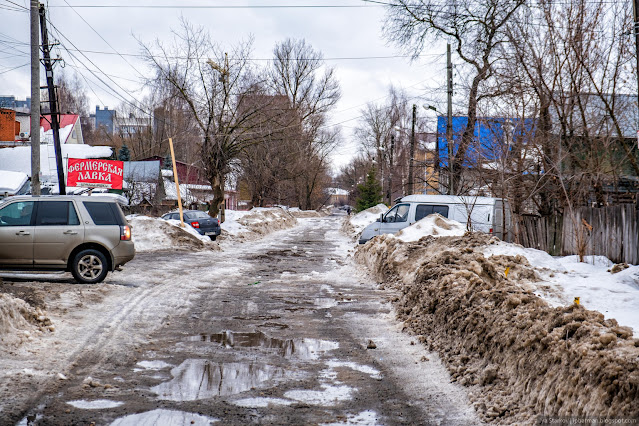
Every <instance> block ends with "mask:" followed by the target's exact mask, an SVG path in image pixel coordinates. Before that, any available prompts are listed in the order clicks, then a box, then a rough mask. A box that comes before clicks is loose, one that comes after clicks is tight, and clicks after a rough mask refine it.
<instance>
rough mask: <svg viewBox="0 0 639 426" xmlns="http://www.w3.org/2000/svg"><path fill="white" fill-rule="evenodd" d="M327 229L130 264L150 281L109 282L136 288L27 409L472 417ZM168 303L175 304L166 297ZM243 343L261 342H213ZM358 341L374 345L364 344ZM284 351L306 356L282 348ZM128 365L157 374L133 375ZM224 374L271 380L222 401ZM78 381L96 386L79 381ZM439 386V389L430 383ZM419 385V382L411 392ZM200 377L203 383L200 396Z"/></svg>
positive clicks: (110, 417) (82, 419)
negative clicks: (84, 404) (90, 404)
mask: <svg viewBox="0 0 639 426" xmlns="http://www.w3.org/2000/svg"><path fill="white" fill-rule="evenodd" d="M335 222H336V221H335V219H334V218H328V219H312V220H308V221H302V223H301V224H300V226H298V227H296V228H293V229H291V230H289V231H281V232H280V233H277V234H271V235H270V236H269V237H267V238H268V240H266V239H265V240H261V241H258V242H252V243H246V244H244V245H238V246H234V247H232V248H229V249H228V251H226V252H222V253H220V252H216V253H211V254H210V255H209V254H203V253H195V254H193V253H191V254H178V255H176V254H175V253H157V254H154V255H144V256H141V257H140V258H139V259H138V263H136V264H134V265H133V266H135V267H136V268H140V271H142V270H143V269H144V265H148V264H149V262H154V266H155V267H154V269H153V271H152V272H151V273H150V274H148V275H150V276H149V277H148V278H146V277H144V275H145V273H144V272H140V271H138V274H139V275H141V276H140V277H139V278H135V277H134V276H133V275H129V274H125V275H123V276H116V278H117V279H114V280H113V281H112V283H113V284H118V283H121V284H124V283H129V284H132V285H134V286H135V285H137V286H138V287H126V289H127V290H126V291H125V290H122V294H120V295H118V297H115V298H111V299H109V303H108V305H105V306H104V308H103V309H101V311H106V310H107V308H108V307H109V306H116V305H117V304H118V303H119V302H121V301H125V302H124V303H123V304H122V306H118V308H117V309H115V310H114V312H111V313H109V315H107V316H105V317H103V318H102V319H101V320H100V321H98V323H96V324H95V325H93V326H92V327H91V331H90V332H89V333H88V335H86V336H83V337H82V339H81V341H78V342H77V343H75V344H74V345H79V346H74V348H75V350H74V351H73V352H72V353H71V354H69V356H68V358H67V359H68V360H69V362H72V363H73V365H72V366H68V367H69V368H70V370H71V372H72V373H71V374H70V377H69V380H68V381H64V382H57V383H51V384H50V387H49V388H48V389H47V391H42V392H40V393H39V396H40V397H39V398H34V400H33V402H32V404H31V405H30V411H29V414H31V415H41V416H44V417H42V419H43V421H44V422H45V423H47V424H60V425H62V424H64V425H66V424H90V423H91V422H96V424H110V423H111V422H112V421H114V420H116V419H121V418H124V417H126V416H131V415H133V414H132V413H138V414H139V413H153V412H157V411H158V410H159V411H161V412H162V413H163V414H164V415H166V414H167V411H173V412H179V413H182V414H187V415H188V414H189V413H191V414H193V413H198V414H197V415H201V416H210V417H209V418H217V419H219V420H220V423H221V424H232V425H235V424H320V423H330V422H342V423H343V422H351V424H360V423H361V422H363V424H391V425H393V424H426V423H430V424H459V422H455V420H460V419H461V421H462V422H463V423H464V424H474V423H477V422H476V421H475V420H476V419H473V417H472V415H469V414H468V412H464V408H463V407H459V406H456V405H455V403H457V402H459V405H463V400H461V399H459V400H456V399H455V398H454V397H452V398H451V397H450V388H449V387H447V386H449V385H450V383H448V380H449V377H447V376H445V375H436V374H434V372H435V371H436V368H435V367H436V366H435V362H434V361H433V362H430V361H429V362H424V361H423V360H421V361H420V357H421V356H422V354H423V351H419V350H418V349H420V348H418V347H417V346H414V345H411V344H410V343H409V340H410V338H408V337H398V334H400V333H398V332H397V330H396V326H397V324H395V323H393V321H392V319H390V318H389V317H390V314H391V311H390V306H389V305H388V304H387V303H385V297H386V296H387V295H386V294H385V293H384V292H382V291H379V290H378V289H376V286H375V284H374V283H373V282H371V281H369V280H368V278H361V277H358V276H357V273H356V272H355V269H354V268H351V267H350V266H349V263H350V261H348V259H346V258H345V257H344V254H345V253H342V252H339V254H338V250H337V248H338V246H339V244H340V243H339V242H336V241H335V239H336V238H337V237H338V236H337V235H335V234H332V233H331V232H327V229H336V227H335ZM344 251H345V250H344ZM186 264H188V265H189V266H190V269H189V270H188V272H184V266H185V265H186ZM132 269H133V268H132ZM230 270H232V271H233V273H231V274H229V273H228V272H229V271H230ZM132 277H133V279H132ZM167 277H168V278H167ZM171 277H173V279H174V280H175V282H171V281H168V280H170V279H171ZM152 282H155V284H152ZM145 286H148V287H145ZM128 289H131V291H130V292H129V290H128ZM125 293H126V294H125ZM111 294H113V293H111ZM127 294H132V297H131V298H130V299H126V295H127ZM180 296H183V297H182V299H180ZM106 297H107V298H108V295H107V296H106ZM176 298H178V299H180V304H178V303H175V302H173V301H172V300H173V299H176ZM178 305H179V306H178ZM148 306H152V307H153V309H152V310H150V311H149V310H148ZM176 307H177V308H178V309H176ZM154 315H157V318H154ZM389 333H390V334H392V335H389ZM131 334H133V336H131ZM229 336H232V337H229ZM247 336H251V338H256V339H261V340H262V341H264V342H266V343H264V345H265V346H259V347H253V346H248V347H244V348H242V347H239V346H241V345H238V347H230V348H228V347H225V346H224V345H220V344H217V343H216V342H218V340H223V341H224V339H227V340H228V339H231V340H232V339H242V338H244V339H248V337H247ZM370 337H372V338H373V339H374V340H375V342H376V343H377V345H378V348H377V349H376V350H368V349H367V348H366V340H367V339H368V338H370ZM84 344H86V345H87V347H82V345H84ZM305 345H306V346H305ZM293 347H295V348H296V350H297V351H298V352H300V351H301V353H302V354H303V355H304V356H300V355H298V352H296V353H294V354H291V353H289V352H287V351H288V350H289V349H291V348H293ZM305 347H306V348H307V349H308V350H307V351H306V352H304V349H303V348H305ZM327 348H328V349H327ZM406 348H408V349H409V350H410V351H411V352H410V353H408V351H407V349H406ZM282 351H283V352H282ZM313 351H317V352H313ZM282 353H284V355H282ZM139 360H142V361H145V363H147V364H146V365H149V364H154V363H155V365H157V363H164V364H165V366H164V367H162V368H160V369H158V370H157V371H154V370H153V369H152V368H151V369H150V370H145V371H143V372H136V368H137V367H139ZM400 361H401V362H400ZM418 363H419V364H418ZM397 365H399V367H400V370H401V371H397V368H396V367H397ZM225 366H226V367H229V366H230V367H232V368H234V369H235V370H233V372H238V371H240V372H246V371H248V372H250V371H254V370H256V369H257V372H258V373H259V374H267V375H271V374H274V375H275V379H274V380H273V382H268V383H266V384H262V383H258V384H255V385H254V384H252V383H249V384H250V386H249V387H246V386H244V387H241V390H239V391H238V392H234V393H233V392H231V393H230V394H222V390H224V389H226V388H225V386H223V384H222V376H224V377H231V376H233V375H232V374H231V375H229V374H227V373H229V371H228V370H225V368H224V367H225ZM245 366H248V367H246V368H245ZM144 368H145V367H142V369H143V370H144ZM197 368H202V369H203V371H205V372H206V371H208V373H202V375H201V377H200V376H199V375H197V374H196V378H199V380H197V383H196V385H197V390H195V391H194V392H195V393H196V396H198V395H199V394H200V393H201V392H203V391H207V392H209V391H210V392H212V393H209V394H207V395H205V396H204V397H203V398H192V397H193V395H191V394H190V393H189V391H188V386H187V385H188V383H182V382H180V378H181V377H182V376H189V377H191V374H190V373H189V372H193V369H197ZM138 370H139V369H138ZM216 372H219V373H220V376H219V384H217V385H216V382H215V380H218V379H217V377H218V376H215V374H217V373H216ZM289 373H290V375H289ZM198 374H199V373H198ZM206 374H209V375H208V376H207V375H206ZM88 376H93V378H94V379H95V383H92V382H89V383H87V382H86V377H88ZM411 378H412V381H411V380H410V379H411ZM83 379H84V380H83ZM118 379H119V380H118ZM440 380H441V381H443V382H444V383H441V384H440V383H438V382H437V383H430V382H432V381H440ZM420 381H428V382H429V386H426V387H423V386H422V388H419V386H418V383H417V382H420ZM50 382H51V381H50ZM116 382H117V383H116ZM211 382H212V383H213V385H215V386H213V387H212V389H208V388H207V386H208V384H210V383H211ZM111 384H114V385H115V386H113V387H109V388H108V389H107V387H106V386H107V385H109V386H110V385H111ZM94 385H95V386H94ZM243 385H244V384H243ZM182 386H184V387H182ZM175 392H177V393H178V396H176V393H175ZM185 392H186V393H185ZM185 395H186V398H184V396H185ZM180 398H182V399H180ZM78 399H85V400H94V401H95V400H104V399H108V400H112V401H124V402H122V404H123V405H122V406H121V407H116V408H104V409H94V410H82V409H77V408H72V407H71V405H69V404H68V402H70V401H72V400H78ZM262 403H266V406H261V405H260V404H262ZM467 408H468V407H466V409H467ZM162 410H163V411H162ZM470 411H471V414H472V408H471V409H470ZM135 415H137V414H135ZM183 419H186V417H183ZM16 420H18V419H16ZM147 420H148V419H147ZM165 420H166V419H165ZM139 421H140V422H142V421H144V419H140V420H139ZM357 422H360V423H357ZM158 424H160V423H158ZM184 424H189V423H188V422H185V423H184Z"/></svg>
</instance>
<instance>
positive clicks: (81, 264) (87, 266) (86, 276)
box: [71, 249, 109, 284]
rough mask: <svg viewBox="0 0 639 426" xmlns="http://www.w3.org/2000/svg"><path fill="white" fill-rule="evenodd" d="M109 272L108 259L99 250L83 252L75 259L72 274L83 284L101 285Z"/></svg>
mask: <svg viewBox="0 0 639 426" xmlns="http://www.w3.org/2000/svg"><path fill="white" fill-rule="evenodd" d="M108 272H109V271H108V269H107V261H106V257H104V254H102V253H101V252H99V251H98V250H94V249H86V250H82V251H81V252H79V253H78V254H76V255H75V257H74V258H73V264H72V265H71V273H72V274H73V278H75V279H76V281H78V282H80V283H82V284H95V283H99V282H101V281H102V280H104V278H105V277H106V275H107V273H108Z"/></svg>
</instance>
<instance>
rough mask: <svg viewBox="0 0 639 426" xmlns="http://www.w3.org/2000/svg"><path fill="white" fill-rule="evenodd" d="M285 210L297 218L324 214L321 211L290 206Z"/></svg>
mask: <svg viewBox="0 0 639 426" xmlns="http://www.w3.org/2000/svg"><path fill="white" fill-rule="evenodd" d="M287 211H288V212H289V213H290V214H292V215H293V216H294V217H295V218H297V219H303V218H308V217H322V216H325V213H323V212H318V211H317V210H301V209H300V208H299V207H292V208H290V209H288V210H287Z"/></svg>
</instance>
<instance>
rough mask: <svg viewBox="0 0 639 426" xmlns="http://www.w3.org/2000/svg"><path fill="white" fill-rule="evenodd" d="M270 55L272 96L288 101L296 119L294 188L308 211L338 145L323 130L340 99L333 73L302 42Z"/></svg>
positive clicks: (287, 44) (293, 42)
mask: <svg viewBox="0 0 639 426" xmlns="http://www.w3.org/2000/svg"><path fill="white" fill-rule="evenodd" d="M273 55H274V58H273V63H272V66H271V69H270V84H271V87H272V89H273V91H274V92H275V94H277V95H284V96H286V97H287V98H288V99H289V102H290V105H291V108H292V109H293V110H294V111H295V112H296V114H297V117H298V119H299V126H300V128H301V133H300V134H299V135H298V139H297V140H296V145H297V149H296V150H295V152H296V153H297V154H298V162H299V163H298V164H299V173H296V178H295V180H296V183H295V188H296V190H297V191H298V202H299V205H300V207H302V208H305V209H310V208H313V207H314V206H316V205H317V203H316V202H314V201H313V199H314V198H317V195H316V194H317V193H321V189H322V188H320V186H321V182H322V181H324V180H326V179H325V177H326V175H327V172H328V169H329V164H328V162H329V155H330V153H331V152H332V150H333V148H334V147H335V146H336V145H337V144H338V142H339V135H338V133H337V132H336V131H330V130H327V129H326V128H324V127H323V126H324V125H325V123H326V119H327V114H328V112H329V111H330V110H331V109H332V108H333V106H335V104H336V103H337V101H338V100H339V98H340V96H341V95H340V89H339V84H338V82H337V78H336V77H335V70H334V69H333V68H331V67H326V66H324V64H323V58H322V54H321V53H320V52H319V51H316V50H315V49H313V47H312V46H311V45H309V44H307V43H306V41H305V40H303V39H302V40H293V39H286V40H284V41H283V42H281V43H279V44H277V45H276V46H275V48H274V49H273ZM322 71H323V72H322Z"/></svg>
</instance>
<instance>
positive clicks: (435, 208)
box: [415, 204, 448, 221]
mask: <svg viewBox="0 0 639 426" xmlns="http://www.w3.org/2000/svg"><path fill="white" fill-rule="evenodd" d="M433 213H439V214H440V215H442V216H444V217H448V206H439V205H433V204H418V205H417V209H416V210H415V221H418V220H420V219H423V218H425V217H426V216H428V215H429V214H433Z"/></svg>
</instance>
